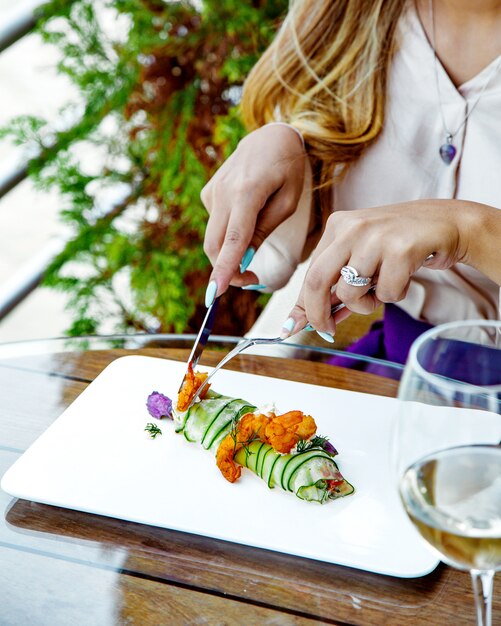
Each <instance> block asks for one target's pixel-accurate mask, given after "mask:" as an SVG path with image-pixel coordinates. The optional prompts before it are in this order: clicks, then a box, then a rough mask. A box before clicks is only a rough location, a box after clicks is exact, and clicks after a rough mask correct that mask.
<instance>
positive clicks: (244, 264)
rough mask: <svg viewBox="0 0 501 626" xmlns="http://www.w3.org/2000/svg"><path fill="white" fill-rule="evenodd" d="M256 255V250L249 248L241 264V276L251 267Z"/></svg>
mask: <svg viewBox="0 0 501 626" xmlns="http://www.w3.org/2000/svg"><path fill="white" fill-rule="evenodd" d="M255 254H256V250H255V249H254V248H247V250H246V251H245V252H244V255H243V257H242V261H241V263H240V274H243V273H244V272H245V270H246V269H247V268H248V267H249V265H250V264H251V261H252V259H253V258H254V255H255Z"/></svg>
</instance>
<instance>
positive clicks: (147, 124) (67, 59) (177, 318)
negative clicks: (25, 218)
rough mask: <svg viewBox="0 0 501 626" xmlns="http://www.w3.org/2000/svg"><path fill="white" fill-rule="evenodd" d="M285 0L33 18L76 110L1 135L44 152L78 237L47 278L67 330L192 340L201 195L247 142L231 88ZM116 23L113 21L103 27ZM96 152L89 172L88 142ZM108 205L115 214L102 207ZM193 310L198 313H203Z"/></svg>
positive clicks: (235, 324) (202, 266)
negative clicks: (55, 55) (64, 312)
mask: <svg viewBox="0 0 501 626" xmlns="http://www.w3.org/2000/svg"><path fill="white" fill-rule="evenodd" d="M286 5H287V2H286V1H285V0H254V1H252V0H240V1H238V2H237V1H233V0H203V1H200V2H195V1H193V2H188V1H184V2H164V1H163V0H99V1H97V0H75V1H74V2H69V1H68V0H66V1H65V0H52V2H49V3H48V4H46V5H44V7H43V9H42V11H41V14H40V19H39V22H38V26H37V29H38V32H39V33H40V35H41V36H42V37H43V39H44V40H45V41H46V42H47V43H49V44H53V45H55V46H57V47H58V49H59V50H60V51H61V60H60V62H59V65H58V70H59V72H61V73H63V74H65V75H66V76H68V77H69V78H70V80H71V81H72V82H73V83H74V85H75V86H76V87H77V89H78V91H79V94H80V97H81V101H80V102H78V103H74V104H73V105H71V106H68V107H66V109H65V111H63V112H62V113H63V114H64V117H65V119H73V120H74V123H73V124H72V125H71V126H69V127H68V128H66V129H63V130H61V129H54V128H51V127H50V125H49V124H48V123H47V122H46V121H44V120H42V119H37V118H32V117H21V118H16V119H14V120H12V122H11V123H10V125H9V127H8V128H6V129H3V130H2V133H1V134H2V135H3V136H10V137H12V138H13V139H14V140H15V141H16V142H17V143H21V144H32V145H35V146H36V147H37V150H38V152H39V156H38V157H37V158H34V159H32V160H31V162H30V169H29V172H30V175H31V176H32V178H33V179H34V180H35V181H36V183H37V184H38V185H39V186H40V187H41V188H43V189H49V188H53V187H54V188H56V189H57V190H58V191H59V192H60V194H61V196H62V198H63V200H64V206H63V207H62V209H61V218H62V219H63V220H65V221H66V223H67V224H69V225H70V227H71V229H72V238H71V240H70V242H69V243H68V244H67V246H66V248H65V249H64V251H63V252H62V253H61V254H60V255H59V256H58V257H57V258H56V259H55V260H54V261H53V263H52V264H51V265H50V267H49V268H48V271H47V273H46V276H45V280H44V283H45V285H47V286H50V287H52V288H56V289H60V290H64V291H66V292H67V293H68V294H69V295H70V302H69V307H70V309H71V310H72V311H73V312H74V322H73V324H72V326H71V328H70V329H69V330H68V333H69V334H70V335H81V334H88V333H90V334H92V333H95V332H99V331H100V329H102V327H103V323H105V322H106V321H107V320H109V319H110V317H113V318H114V319H116V320H117V323H116V324H115V328H114V330H117V331H123V330H127V329H131V328H132V329H135V330H140V331H152V330H156V331H163V332H170V331H175V332H186V331H193V330H194V329H196V328H197V327H198V325H199V323H200V319H201V316H202V315H203V313H204V307H203V305H202V304H201V303H202V302H203V292H204V290H205V286H206V283H207V278H208V276H209V271H210V269H209V265H208V261H207V259H206V257H205V255H204V253H203V249H202V240H203V234H204V230H205V224H206V213H205V210H204V208H203V207H202V205H201V202H200V199H199V194H200V190H201V188H202V187H203V185H204V184H205V182H206V181H207V180H208V178H209V177H210V176H211V175H212V174H213V172H214V171H215V170H216V169H217V167H218V166H219V165H220V163H221V161H222V160H223V158H224V157H226V156H227V155H228V154H229V153H230V152H231V151H232V150H233V149H234V148H235V146H236V143H237V142H238V141H239V139H240V138H241V137H242V135H243V132H244V131H243V127H242V124H241V122H240V120H239V115H238V107H237V106H235V101H236V100H238V93H239V87H240V86H241V84H242V82H243V80H244V79H245V76H246V75H247V74H248V72H249V70H250V69H251V67H252V65H253V64H254V63H255V61H256V60H257V58H258V56H259V55H260V53H261V52H262V51H263V49H264V48H265V47H266V46H267V45H268V43H269V42H270V40H271V38H272V36H273V34H274V32H275V29H276V26H277V23H278V21H279V19H280V17H281V16H282V15H283V13H284V12H285V10H286V8H287V6H286ZM110 24H111V25H110ZM89 146H93V150H94V151H93V154H95V155H97V156H94V157H93V159H92V162H91V163H90V164H89V163H88V160H89V159H88V158H86V154H87V152H88V147H89ZM105 197H106V198H109V197H113V198H114V202H113V204H112V205H111V206H110V202H109V200H104V199H103V198H105ZM199 303H200V304H199ZM255 303H256V295H255V294H252V293H249V292H242V291H241V290H238V291H237V290H234V291H233V294H232V296H231V297H228V298H226V301H225V308H224V309H223V311H222V312H221V315H220V316H219V318H220V319H219V322H220V324H219V328H218V330H219V332H232V333H235V334H240V333H241V332H242V331H243V330H244V328H245V326H248V325H249V324H250V323H251V322H252V321H253V320H254V318H255V315H256V313H255V311H256V304H255Z"/></svg>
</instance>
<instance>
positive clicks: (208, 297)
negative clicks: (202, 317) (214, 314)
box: [205, 280, 217, 308]
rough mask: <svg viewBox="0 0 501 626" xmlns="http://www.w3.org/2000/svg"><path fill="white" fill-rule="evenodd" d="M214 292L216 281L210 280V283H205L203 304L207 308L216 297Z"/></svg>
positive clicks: (215, 290)
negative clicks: (205, 289)
mask: <svg viewBox="0 0 501 626" xmlns="http://www.w3.org/2000/svg"><path fill="white" fill-rule="evenodd" d="M216 292H217V283H216V281H215V280H211V281H210V283H209V284H208V285H207V291H206V292H205V306H206V307H207V308H209V307H210V305H211V304H212V303H213V302H214V300H215V299H216Z"/></svg>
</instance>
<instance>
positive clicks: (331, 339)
mask: <svg viewBox="0 0 501 626" xmlns="http://www.w3.org/2000/svg"><path fill="white" fill-rule="evenodd" d="M317 334H318V335H320V337H322V339H325V341H328V342H329V343H334V337H333V336H332V335H329V333H322V332H320V331H319V330H317Z"/></svg>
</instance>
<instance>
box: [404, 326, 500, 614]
mask: <svg viewBox="0 0 501 626" xmlns="http://www.w3.org/2000/svg"><path fill="white" fill-rule="evenodd" d="M399 398H400V400H401V401H402V402H401V406H400V411H399V416H398V420H397V423H396V428H395V438H394V452H395V459H396V468H397V472H398V480H399V492H400V497H401V500H402V502H403V505H404V507H405V510H406V512H407V514H408V515H409V518H410V519H411V521H412V522H413V523H414V525H415V526H416V528H417V530H418V531H419V532H420V534H421V535H422V536H423V537H424V539H426V541H427V542H428V543H429V544H430V545H431V546H432V547H433V548H434V549H435V550H436V551H438V553H439V556H440V558H441V560H442V561H444V562H445V563H447V564H449V565H451V566H452V567H456V568H459V569H466V570H469V571H470V572H471V575H472V580H473V588H474V593H475V602H476V611H477V624H478V625H479V626H491V602H492V585H493V578H494V573H495V572H496V571H497V570H500V569H501V322H483V321H466V322H455V323H451V324H444V325H442V326H438V327H436V328H434V329H432V330H430V331H428V332H426V333H424V334H423V335H421V337H419V338H418V339H417V340H416V342H415V343H414V345H413V346H412V348H411V352H410V354H409V359H408V362H407V364H406V367H405V371H404V375H403V378H402V382H401V384H400V388H399Z"/></svg>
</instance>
